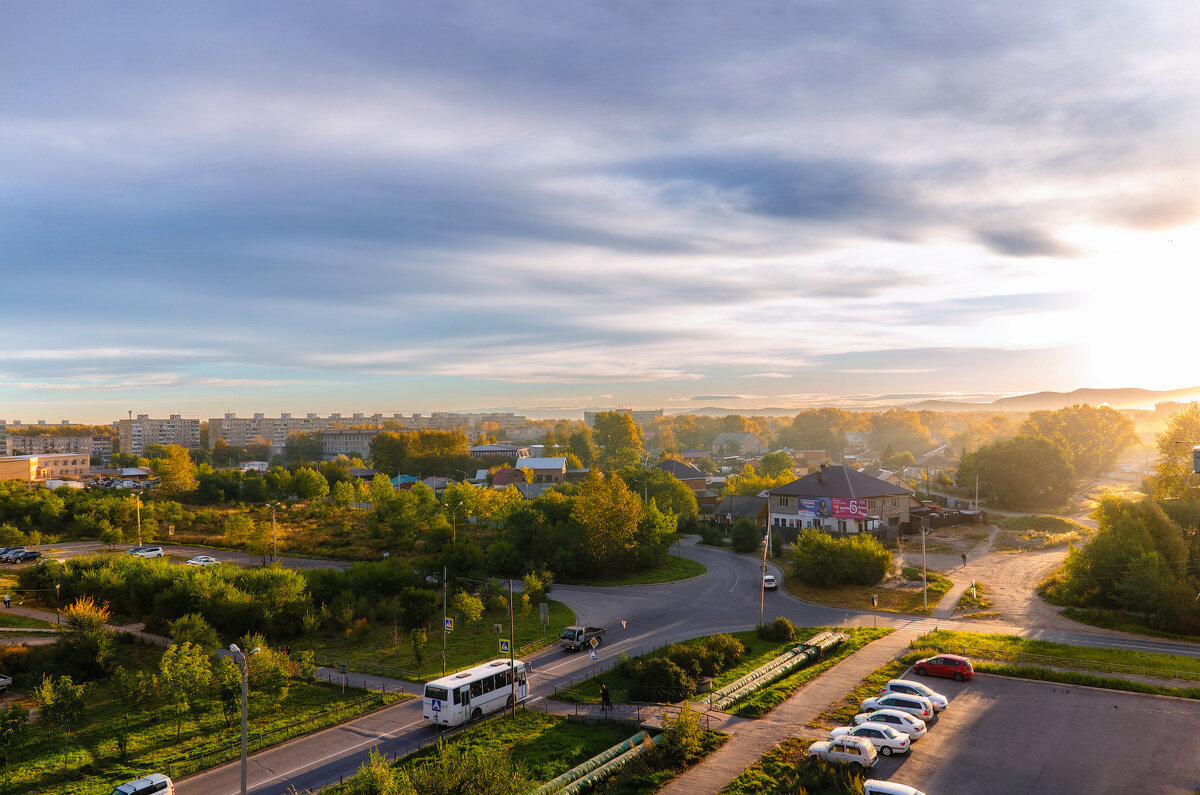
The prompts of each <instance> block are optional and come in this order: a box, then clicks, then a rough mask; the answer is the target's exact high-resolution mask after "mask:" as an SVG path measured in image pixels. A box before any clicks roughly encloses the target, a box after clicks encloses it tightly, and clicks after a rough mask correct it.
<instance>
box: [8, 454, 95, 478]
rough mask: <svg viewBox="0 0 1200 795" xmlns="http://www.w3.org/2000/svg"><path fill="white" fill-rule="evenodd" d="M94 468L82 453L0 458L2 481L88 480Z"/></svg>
mask: <svg viewBox="0 0 1200 795" xmlns="http://www.w3.org/2000/svg"><path fill="white" fill-rule="evenodd" d="M91 471H92V466H91V461H90V459H89V458H88V456H86V455H83V454H81V453H42V454H40V455H14V456H3V457H0V480H20V481H24V482H25V483H36V482H40V481H43V480H50V479H59V480H61V479H64V478H66V479H71V478H76V479H80V478H86V477H87V476H88V475H90V474H91Z"/></svg>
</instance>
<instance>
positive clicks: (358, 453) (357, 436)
mask: <svg viewBox="0 0 1200 795" xmlns="http://www.w3.org/2000/svg"><path fill="white" fill-rule="evenodd" d="M379 433H380V429H379V428H351V429H343V428H338V429H334V430H329V431H322V432H321V457H322V458H323V459H325V460H326V461H332V460H333V459H335V458H337V457H338V456H339V455H344V456H346V457H348V458H354V457H358V458H367V457H368V456H370V455H371V442H373V441H374V440H375V437H376V436H378V435H379Z"/></svg>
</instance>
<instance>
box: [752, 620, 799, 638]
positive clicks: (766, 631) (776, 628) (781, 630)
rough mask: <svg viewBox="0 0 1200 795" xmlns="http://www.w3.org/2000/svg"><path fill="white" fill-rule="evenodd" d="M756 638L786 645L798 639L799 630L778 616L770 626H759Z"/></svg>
mask: <svg viewBox="0 0 1200 795" xmlns="http://www.w3.org/2000/svg"><path fill="white" fill-rule="evenodd" d="M758 636H759V637H760V638H762V639H763V640H767V641H770V642H772V643H788V642H790V641H793V640H799V639H800V630H799V629H797V628H796V625H795V624H793V623H792V622H791V621H788V620H787V619H786V618H784V617H783V616H779V617H778V618H776V619H775V620H774V621H772V622H771V623H770V624H763V625H762V626H760V627H759V628H758Z"/></svg>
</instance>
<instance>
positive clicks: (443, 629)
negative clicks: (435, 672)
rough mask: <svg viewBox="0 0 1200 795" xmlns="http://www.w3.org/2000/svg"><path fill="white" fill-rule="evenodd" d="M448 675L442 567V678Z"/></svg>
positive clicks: (444, 575)
mask: <svg viewBox="0 0 1200 795" xmlns="http://www.w3.org/2000/svg"><path fill="white" fill-rule="evenodd" d="M445 675H446V567H445V566H442V676H445Z"/></svg>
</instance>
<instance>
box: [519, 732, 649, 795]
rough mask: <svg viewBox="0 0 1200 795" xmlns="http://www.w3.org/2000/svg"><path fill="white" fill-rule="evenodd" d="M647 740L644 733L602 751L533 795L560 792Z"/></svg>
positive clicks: (552, 780)
mask: <svg viewBox="0 0 1200 795" xmlns="http://www.w3.org/2000/svg"><path fill="white" fill-rule="evenodd" d="M645 739H646V733H645V732H644V731H641V732H638V733H637V734H635V735H633V736H632V737H630V738H629V739H628V740H626V741H625V742H623V743H617V744H616V745H614V746H613V747H612V748H609V749H608V750H607V751H602V752H600V753H599V754H597V755H596V756H593V757H592V758H591V759H589V760H587V761H586V762H583V763H582V764H579V765H576V766H575V767H573V768H571V769H570V770H568V771H567V772H566V773H563V774H562V775H561V776H558V777H557V778H553V779H551V780H550V781H547V782H546V783H545V784H543V785H542V786H540V787H538V788H537V789H535V790H534V791H533V793H532V794H531V795H549V793H552V792H558V791H559V790H561V789H562V788H563V787H565V786H567V785H569V784H571V783H572V782H574V781H575V780H576V779H579V778H582V777H583V776H585V775H587V774H588V773H591V772H592V771H594V770H596V768H598V767H600V766H601V765H603V764H604V763H605V762H608V761H610V760H612V759H614V758H615V757H618V756H620V755H621V754H625V753H628V752H629V751H630V750H632V749H634V748H638V747H640V745H641V743H642V741H643V740H645Z"/></svg>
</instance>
